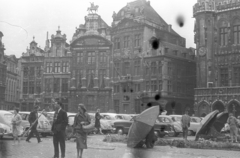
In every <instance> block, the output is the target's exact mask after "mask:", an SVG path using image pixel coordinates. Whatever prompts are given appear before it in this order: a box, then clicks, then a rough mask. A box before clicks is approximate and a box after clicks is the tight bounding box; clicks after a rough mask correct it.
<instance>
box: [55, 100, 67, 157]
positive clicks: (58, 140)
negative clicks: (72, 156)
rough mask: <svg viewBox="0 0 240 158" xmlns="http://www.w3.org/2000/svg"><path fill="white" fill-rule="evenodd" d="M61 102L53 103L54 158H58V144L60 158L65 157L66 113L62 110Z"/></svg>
mask: <svg viewBox="0 0 240 158" xmlns="http://www.w3.org/2000/svg"><path fill="white" fill-rule="evenodd" d="M62 106H63V105H62V103H61V102H59V101H58V102H55V104H54V107H55V110H56V111H55V113H54V119H53V125H52V132H53V146H54V157H53V158H59V144H60V148H61V158H64V157H65V136H66V135H65V130H66V126H67V125H68V117H67V112H66V111H64V110H63V109H62Z"/></svg>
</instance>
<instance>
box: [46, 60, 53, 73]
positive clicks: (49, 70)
mask: <svg viewBox="0 0 240 158" xmlns="http://www.w3.org/2000/svg"><path fill="white" fill-rule="evenodd" d="M46 65H47V73H50V72H52V63H51V62H47V63H46Z"/></svg>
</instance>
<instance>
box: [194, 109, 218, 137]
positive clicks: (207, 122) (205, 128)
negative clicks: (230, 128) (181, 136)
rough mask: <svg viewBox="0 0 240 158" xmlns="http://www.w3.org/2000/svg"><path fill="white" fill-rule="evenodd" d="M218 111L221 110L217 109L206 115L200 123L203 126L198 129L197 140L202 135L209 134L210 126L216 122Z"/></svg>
mask: <svg viewBox="0 0 240 158" xmlns="http://www.w3.org/2000/svg"><path fill="white" fill-rule="evenodd" d="M218 113H219V111H218V110H215V111H213V112H211V113H209V114H208V115H207V116H205V117H204V119H203V120H202V121H201V123H200V125H201V127H200V128H199V129H198V131H197V133H196V136H195V140H196V141H197V140H198V139H199V136H200V135H207V134H208V132H209V130H210V128H211V127H212V125H213V123H214V122H215V119H216V117H217V114H218Z"/></svg>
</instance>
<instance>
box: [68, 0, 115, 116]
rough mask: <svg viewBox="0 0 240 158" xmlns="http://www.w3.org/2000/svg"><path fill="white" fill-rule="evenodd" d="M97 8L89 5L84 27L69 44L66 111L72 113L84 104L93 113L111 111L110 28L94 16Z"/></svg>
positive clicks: (97, 16)
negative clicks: (69, 61)
mask: <svg viewBox="0 0 240 158" xmlns="http://www.w3.org/2000/svg"><path fill="white" fill-rule="evenodd" d="M97 8H98V6H94V4H92V6H91V7H90V8H89V9H88V10H89V14H88V15H87V16H85V24H81V25H80V26H79V27H78V28H76V32H75V33H74V35H73V38H72V41H71V44H70V48H71V52H72V61H71V85H70V86H71V87H70V104H69V105H70V109H69V111H76V109H77V105H78V104H79V103H84V104H85V105H86V108H87V110H88V111H94V112H95V111H96V110H97V108H100V109H101V111H102V112H107V111H110V110H111V109H112V100H111V94H112V93H111V92H112V88H110V84H109V82H110V78H109V77H110V72H109V70H110V60H111V54H112V42H111V37H110V27H109V26H108V25H107V24H106V23H105V22H104V21H103V20H102V18H101V16H100V15H98V14H97V13H96V11H97ZM94 10H95V12H93V11H94Z"/></svg>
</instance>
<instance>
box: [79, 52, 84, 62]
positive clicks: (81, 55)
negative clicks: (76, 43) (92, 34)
mask: <svg viewBox="0 0 240 158" xmlns="http://www.w3.org/2000/svg"><path fill="white" fill-rule="evenodd" d="M83 60H84V57H83V52H79V53H77V62H78V63H82V62H83Z"/></svg>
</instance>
